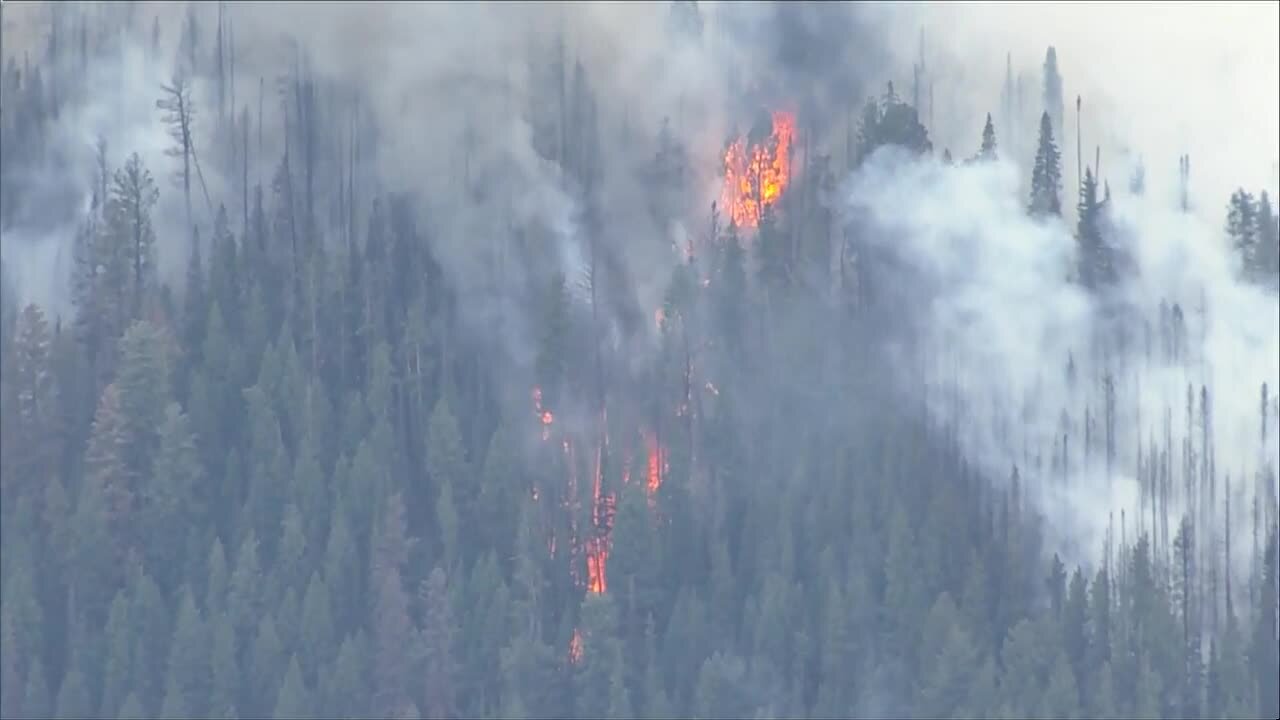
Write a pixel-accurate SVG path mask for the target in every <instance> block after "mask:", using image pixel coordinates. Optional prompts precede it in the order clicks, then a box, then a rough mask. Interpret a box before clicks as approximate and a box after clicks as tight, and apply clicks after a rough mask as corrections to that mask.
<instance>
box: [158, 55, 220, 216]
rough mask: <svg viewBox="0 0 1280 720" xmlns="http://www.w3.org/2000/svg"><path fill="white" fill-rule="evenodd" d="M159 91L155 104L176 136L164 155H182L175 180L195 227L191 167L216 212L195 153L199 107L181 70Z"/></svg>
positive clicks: (170, 133) (179, 156) (172, 135)
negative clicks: (194, 127)
mask: <svg viewBox="0 0 1280 720" xmlns="http://www.w3.org/2000/svg"><path fill="white" fill-rule="evenodd" d="M160 90H161V91H162V92H163V93H164V96H163V97H161V98H160V99H159V100H157V101H156V107H157V108H158V109H160V110H163V111H164V113H165V114H164V121H165V123H167V124H168V125H169V136H170V137H172V138H173V140H174V142H175V143H176V145H174V147H171V148H168V149H167V150H165V151H164V152H165V155H168V156H169V157H175V158H182V169H181V170H180V171H179V172H178V173H177V175H176V177H175V180H176V182H177V183H178V184H179V185H180V186H181V187H182V199H183V203H184V204H185V206H186V213H187V227H188V228H190V227H192V222H191V170H192V168H194V169H195V171H196V177H197V178H198V179H199V181H200V190H201V192H202V194H203V195H204V201H205V204H206V205H207V206H208V208H209V214H210V215H212V214H213V201H212V200H210V198H209V188H208V186H207V185H205V182H204V173H202V172H201V171H200V160H199V158H198V157H197V156H196V146H195V135H194V133H193V126H194V123H195V115H196V108H195V103H194V102H193V101H192V100H191V83H190V82H189V81H188V80H187V79H186V75H185V74H183V73H181V72H178V73H175V74H174V76H173V80H172V81H171V82H170V84H168V85H161V86H160Z"/></svg>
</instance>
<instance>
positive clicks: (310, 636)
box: [298, 572, 338, 687]
mask: <svg viewBox="0 0 1280 720" xmlns="http://www.w3.org/2000/svg"><path fill="white" fill-rule="evenodd" d="M301 631H302V637H301V645H300V648H299V654H298V658H299V663H300V665H301V668H302V679H303V682H304V683H305V684H306V685H308V686H310V687H316V683H317V680H318V679H319V673H320V664H321V663H323V662H325V661H326V660H328V659H329V658H331V657H334V655H335V654H336V653H337V650H338V647H337V643H336V641H335V640H334V625H333V614H332V612H331V611H330V609H329V587H328V586H327V585H326V584H325V582H324V580H322V579H321V578H320V574H319V573H318V572H313V573H312V574H311V580H310V582H308V583H307V592H306V594H305V595H304V596H303V598H302V627H301Z"/></svg>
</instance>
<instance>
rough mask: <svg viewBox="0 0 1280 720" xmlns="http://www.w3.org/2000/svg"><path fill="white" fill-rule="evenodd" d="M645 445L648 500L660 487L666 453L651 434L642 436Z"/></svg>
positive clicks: (664, 468)
mask: <svg viewBox="0 0 1280 720" xmlns="http://www.w3.org/2000/svg"><path fill="white" fill-rule="evenodd" d="M644 439H645V445H646V446H647V447H648V450H649V474H648V483H647V485H646V488H647V489H648V490H649V497H650V499H652V498H653V496H654V495H655V494H656V493H657V492H658V488H660V487H662V473H663V471H664V470H666V464H667V463H666V460H667V457H666V456H667V452H666V449H665V448H663V447H662V446H661V445H660V444H658V438H657V436H656V435H654V434H653V433H651V432H646V433H645V434H644Z"/></svg>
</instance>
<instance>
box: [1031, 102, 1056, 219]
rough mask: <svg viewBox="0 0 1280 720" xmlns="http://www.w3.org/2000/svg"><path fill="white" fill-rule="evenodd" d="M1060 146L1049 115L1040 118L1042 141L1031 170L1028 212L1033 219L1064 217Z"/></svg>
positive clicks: (1045, 114) (1037, 148) (1038, 146)
mask: <svg viewBox="0 0 1280 720" xmlns="http://www.w3.org/2000/svg"><path fill="white" fill-rule="evenodd" d="M1059 158H1060V156H1059V153H1058V146H1057V145H1055V144H1054V142H1053V125H1052V124H1051V123H1050V121H1049V113H1048V112H1045V113H1044V114H1043V115H1041V116H1040V140H1039V144H1038V145H1037V147H1036V160H1035V165H1034V167H1033V168H1032V169H1031V203H1030V205H1028V207H1027V212H1029V213H1031V215H1032V216H1033V217H1047V216H1049V215H1056V216H1061V215H1062V204H1061V201H1060V200H1059V195H1058V193H1059V192H1061V190H1062V170H1061V167H1060V165H1059Z"/></svg>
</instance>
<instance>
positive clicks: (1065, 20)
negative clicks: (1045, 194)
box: [889, 2, 1280, 206]
mask: <svg viewBox="0 0 1280 720" xmlns="http://www.w3.org/2000/svg"><path fill="white" fill-rule="evenodd" d="M890 5H891V6H892V11H891V12H890V13H889V14H890V15H891V16H893V17H895V18H896V21H895V22H893V23H891V27H892V31H893V32H894V33H895V38H894V39H893V41H892V42H891V43H890V45H891V46H892V47H894V48H896V49H897V50H898V51H899V52H902V53H904V55H905V57H908V58H909V57H913V56H914V54H915V52H916V51H917V47H918V33H919V28H923V29H924V31H925V33H926V43H927V46H928V48H929V51H930V54H935V56H936V55H944V56H950V57H951V58H952V59H951V62H955V61H956V60H958V61H959V64H960V65H961V66H962V68H963V72H962V73H958V74H959V75H960V76H961V77H960V83H961V87H959V88H955V90H956V91H957V92H962V93H965V94H967V95H969V96H973V95H977V96H978V97H983V96H985V97H986V98H988V102H989V104H990V108H989V109H990V110H991V111H993V112H995V111H997V110H998V109H999V102H1000V89H1001V86H1002V84H1003V82H1004V64H1005V53H1006V52H1009V53H1011V54H1012V59H1013V64H1014V69H1015V72H1016V71H1017V70H1018V69H1023V70H1025V71H1034V76H1033V77H1029V78H1028V79H1029V80H1031V81H1032V82H1031V83H1030V84H1029V87H1028V91H1034V93H1033V99H1038V98H1039V93H1040V77H1039V71H1038V69H1039V67H1040V65H1041V64H1042V63H1043V60H1044V55H1045V49H1046V47H1048V46H1049V45H1054V46H1056V48H1057V53H1058V65H1059V68H1060V69H1061V72H1062V76H1063V85H1064V91H1063V95H1064V98H1063V99H1064V106H1065V107H1066V108H1067V113H1066V114H1067V116H1068V117H1067V118H1066V123H1067V128H1068V132H1071V133H1073V131H1074V125H1075V122H1074V115H1075V110H1074V104H1075V97H1076V95H1078V94H1079V95H1082V96H1083V106H1084V108H1083V109H1084V121H1083V126H1084V127H1083V131H1084V145H1085V147H1086V148H1088V150H1086V155H1089V156H1091V155H1092V148H1093V146H1094V145H1095V144H1097V143H1098V142H1100V141H1101V142H1103V143H1104V147H1103V162H1102V164H1103V168H1104V176H1109V178H1110V179H1111V181H1112V184H1113V185H1115V184H1117V182H1118V181H1119V180H1120V179H1121V178H1119V177H1117V176H1116V174H1114V173H1107V172H1106V169H1107V167H1108V165H1107V163H1108V150H1111V151H1112V152H1116V151H1118V150H1119V149H1120V148H1121V143H1127V144H1130V145H1131V146H1132V148H1133V151H1134V153H1135V154H1138V153H1141V154H1143V155H1144V159H1145V162H1146V166H1147V178H1148V181H1149V182H1155V183H1157V184H1158V183H1161V182H1165V181H1174V180H1176V178H1177V158H1178V155H1179V154H1181V153H1184V152H1185V153H1188V154H1190V156H1191V163H1192V183H1193V186H1194V189H1195V190H1196V191H1197V194H1200V195H1201V197H1205V198H1206V199H1207V198H1219V199H1220V200H1216V201H1215V204H1216V205H1222V206H1225V204H1226V198H1227V195H1228V194H1229V192H1230V189H1232V188H1234V187H1235V186H1237V185H1241V184H1244V185H1246V186H1247V187H1249V188H1250V189H1252V190H1253V191H1254V192H1257V191H1258V190H1260V189H1262V188H1263V187H1267V188H1269V189H1271V191H1272V192H1273V193H1274V192H1275V190H1276V186H1277V184H1280V180H1278V179H1277V171H1276V162H1277V160H1278V159H1280V94H1278V93H1280V91H1278V90H1277V88H1280V3H1276V2H1254V3H1245V2H1236V3H1230V2H1212V3H1211V2H1176V3H1175V2H1166V3H1137V2H1129V3H1125V2H1098V3H1092V2H1080V3H1039V2H1037V3H958V2H957V3H950V2H948V3H921V4H914V3H891V4H890ZM904 59H905V58H904ZM951 69H952V68H942V71H944V72H945V71H947V70H951ZM942 91H943V89H942V88H938V92H939V93H940V94H941V92H942ZM943 102H944V100H943V98H941V97H940V98H939V99H938V103H939V106H942V104H943ZM961 120H962V122H964V123H967V124H968V125H971V126H972V127H971V128H969V129H968V130H967V132H968V135H972V136H973V137H977V133H978V132H979V131H980V129H981V122H982V117H981V116H974V117H963V118H961ZM940 130H941V129H940ZM1102 131H1109V132H1108V133H1107V134H1108V135H1110V136H1111V137H1110V138H1105V137H1098V135H1099V133H1100V132H1102ZM1108 139H1109V140H1110V144H1111V146H1110V147H1108V144H1109V143H1107V140H1108ZM1074 144H1075V143H1074V137H1069V138H1068V142H1066V143H1063V145H1065V147H1064V148H1063V155H1064V160H1067V161H1069V167H1074ZM1112 159H1113V160H1114V159H1115V157H1114V155H1113V156H1112ZM1086 162H1089V161H1086Z"/></svg>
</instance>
